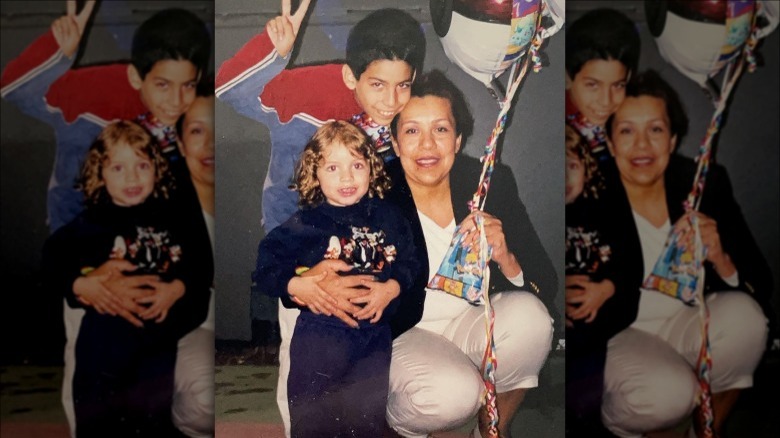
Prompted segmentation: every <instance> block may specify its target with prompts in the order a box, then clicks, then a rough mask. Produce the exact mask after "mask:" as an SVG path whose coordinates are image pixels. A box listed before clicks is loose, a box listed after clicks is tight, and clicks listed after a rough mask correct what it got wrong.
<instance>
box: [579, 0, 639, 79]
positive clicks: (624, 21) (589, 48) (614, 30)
mask: <svg viewBox="0 0 780 438" xmlns="http://www.w3.org/2000/svg"><path fill="white" fill-rule="evenodd" d="M640 45H641V42H640V40H639V32H637V30H636V26H634V22H633V21H631V19H629V18H628V17H627V16H625V15H624V14H623V13H621V12H618V11H616V10H614V9H594V10H592V11H589V12H587V13H585V15H583V16H582V17H580V18H579V19H578V20H577V21H575V22H574V23H572V25H571V26H569V27H568V28H567V29H566V72H567V73H568V74H569V77H570V78H571V79H574V76H576V75H577V73H579V71H580V69H582V66H583V65H585V63H586V62H588V61H592V60H594V59H603V60H611V59H614V60H615V61H620V62H621V63H622V64H623V65H624V66H626V69H627V70H628V73H629V74H630V73H632V72H635V71H636V70H637V66H638V65H639V51H640Z"/></svg>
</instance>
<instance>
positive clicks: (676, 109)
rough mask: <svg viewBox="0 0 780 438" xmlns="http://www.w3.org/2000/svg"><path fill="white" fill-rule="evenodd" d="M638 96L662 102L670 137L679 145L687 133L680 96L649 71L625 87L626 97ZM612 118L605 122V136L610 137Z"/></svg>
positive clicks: (686, 118) (635, 77) (639, 75)
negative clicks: (654, 98) (667, 118)
mask: <svg viewBox="0 0 780 438" xmlns="http://www.w3.org/2000/svg"><path fill="white" fill-rule="evenodd" d="M639 96H652V97H657V98H659V99H662V100H663V101H664V103H665V104H666V115H667V116H669V130H670V132H671V134H672V135H676V136H677V144H678V145H679V144H681V143H682V139H683V137H685V134H687V133H688V115H687V114H685V108H684V107H683V104H682V101H681V100H680V96H679V95H678V94H677V92H676V91H675V90H674V88H672V86H671V85H669V83H668V82H666V81H665V80H664V79H663V78H662V77H661V75H659V74H658V72H656V71H655V70H652V69H650V70H647V71H644V72H642V73H639V74H637V75H636V76H634V77H633V78H631V80H630V81H628V85H626V97H639ZM614 118H615V116H614V114H613V115H612V116H611V117H610V118H609V120H608V121H607V126H606V127H607V135H609V136H610V137H611V136H612V121H613V120H614ZM677 149H679V148H677ZM677 149H675V150H677Z"/></svg>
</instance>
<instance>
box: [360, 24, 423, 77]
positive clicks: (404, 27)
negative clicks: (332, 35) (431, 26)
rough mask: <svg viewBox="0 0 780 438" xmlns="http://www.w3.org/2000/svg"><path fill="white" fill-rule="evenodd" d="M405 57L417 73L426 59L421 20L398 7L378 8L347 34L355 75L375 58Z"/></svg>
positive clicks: (391, 58)
mask: <svg viewBox="0 0 780 438" xmlns="http://www.w3.org/2000/svg"><path fill="white" fill-rule="evenodd" d="M381 59H388V60H391V61H394V60H398V61H405V62H406V63H407V64H409V65H410V66H412V69H413V70H414V71H415V72H416V73H420V72H422V68H423V61H424V60H425V34H424V33H423V31H422V27H421V26H420V23H419V22H418V21H417V20H415V19H414V18H413V17H412V16H411V15H409V14H408V13H406V12H404V11H401V10H399V9H379V10H377V11H374V12H372V13H370V14H368V16H366V18H364V19H362V20H360V21H359V22H358V23H357V24H356V25H355V26H354V27H353V28H352V30H350V31H349V36H348V37H347V65H349V68H350V69H351V70H352V74H353V75H355V78H356V79H360V75H362V74H363V72H364V71H366V68H368V65H369V64H371V63H372V62H374V61H377V60H381Z"/></svg>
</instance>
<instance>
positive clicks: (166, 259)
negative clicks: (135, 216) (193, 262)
mask: <svg viewBox="0 0 780 438" xmlns="http://www.w3.org/2000/svg"><path fill="white" fill-rule="evenodd" d="M135 229H136V235H135V236H134V237H123V236H116V238H115V239H114V247H113V248H112V249H111V254H110V255H109V258H112V259H125V260H127V261H129V262H130V263H132V264H134V265H136V266H138V271H143V272H155V273H160V274H162V273H165V272H168V270H169V269H170V268H171V266H172V265H173V264H174V263H176V262H178V261H179V260H181V246H179V245H177V244H173V242H171V238H170V235H169V234H168V231H159V232H157V231H155V230H154V227H135Z"/></svg>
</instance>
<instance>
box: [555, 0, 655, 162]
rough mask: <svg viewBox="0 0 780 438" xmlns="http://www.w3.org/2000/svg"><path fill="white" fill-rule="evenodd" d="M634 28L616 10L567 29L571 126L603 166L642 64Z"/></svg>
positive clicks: (590, 14)
mask: <svg viewBox="0 0 780 438" xmlns="http://www.w3.org/2000/svg"><path fill="white" fill-rule="evenodd" d="M639 49H640V41H639V33H638V32H637V30H636V28H635V27H634V23H633V22H632V21H631V20H630V19H629V18H628V17H626V16H625V15H623V14H622V13H620V12H618V11H615V10H612V9H596V10H593V11H590V12H588V13H586V14H585V15H583V16H582V17H580V18H579V19H578V20H577V21H575V22H574V23H572V25H571V26H570V27H569V28H568V29H566V122H567V123H569V124H571V125H572V126H573V127H574V128H576V129H577V131H578V132H579V133H580V135H582V136H583V137H584V138H585V140H586V141H587V143H588V145H589V146H590V153H591V154H592V155H594V156H595V157H596V159H597V160H598V161H603V160H606V159H608V158H609V151H608V150H607V147H606V145H607V135H606V131H605V129H604V124H605V123H606V122H607V119H609V117H610V116H611V115H612V114H614V113H615V111H616V110H617V108H618V106H620V104H621V103H622V102H623V99H624V98H625V94H626V91H625V88H626V82H628V79H629V78H630V76H631V74H632V73H633V72H636V70H637V64H638V63H639Z"/></svg>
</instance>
